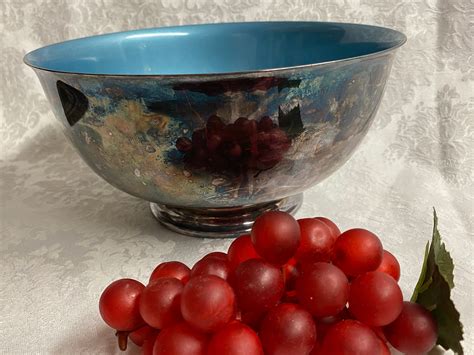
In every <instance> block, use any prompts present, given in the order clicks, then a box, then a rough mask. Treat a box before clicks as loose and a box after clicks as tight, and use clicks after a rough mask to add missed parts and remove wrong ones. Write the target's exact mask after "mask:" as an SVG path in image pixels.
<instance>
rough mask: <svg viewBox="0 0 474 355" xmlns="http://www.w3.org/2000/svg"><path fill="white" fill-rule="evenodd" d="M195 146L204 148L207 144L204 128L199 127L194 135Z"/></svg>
mask: <svg viewBox="0 0 474 355" xmlns="http://www.w3.org/2000/svg"><path fill="white" fill-rule="evenodd" d="M191 139H192V141H193V148H203V147H205V146H206V131H205V130H204V129H203V128H200V129H197V130H195V131H194V132H193V135H192V138H191Z"/></svg>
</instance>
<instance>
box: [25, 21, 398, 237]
mask: <svg viewBox="0 0 474 355" xmlns="http://www.w3.org/2000/svg"><path fill="white" fill-rule="evenodd" d="M405 40H406V38H405V36H404V35H403V34H401V33H400V32H397V31H394V30H390V29H386V28H382V27H375V26H366V25H355V24H339V23H323V22H257V23H230V24H214V25H194V26H180V27H167V28H156V29H147V30H139V31H130V32H120V33H113V34H107V35H102V36H94V37H88V38H82V39H77V40H73V41H67V42H62V43H58V44H54V45H51V46H47V47H43V48H40V49H37V50H35V51H33V52H31V53H29V54H27V55H26V56H25V62H26V64H28V65H30V66H31V67H33V68H34V70H35V71H36V73H37V75H38V77H39V79H40V81H41V84H42V86H43V88H44V91H45V93H46V96H47V97H48V99H49V101H50V103H51V106H52V108H53V111H54V113H55V115H56V117H57V119H58V120H59V121H60V122H61V124H62V126H63V128H64V132H65V134H66V136H67V137H68V138H69V140H70V141H71V142H72V144H73V145H74V146H75V148H76V149H77V151H78V152H79V154H80V155H81V156H82V158H83V159H84V160H85V161H86V162H87V164H88V165H89V166H90V167H91V168H92V169H93V170H94V171H95V172H96V173H97V174H98V175H99V176H101V177H102V178H104V179H105V180H106V181H107V182H109V183H110V184H111V185H113V186H115V187H117V188H119V189H120V190H123V191H125V192H127V193H129V194H131V195H134V196H137V197H139V198H141V199H144V200H146V201H149V202H151V209H152V212H153V214H154V215H155V216H156V218H157V219H158V220H159V221H160V222H162V223H163V224H165V225H166V226H168V227H169V228H171V229H173V230H176V231H179V232H181V233H184V234H188V235H193V236H202V237H214V236H219V237H221V236H234V235H237V234H240V233H244V232H246V231H248V230H249V228H250V226H251V224H252V223H253V221H254V219H255V217H256V216H257V215H258V214H260V213H261V212H263V211H266V210H273V209H280V210H284V211H289V212H294V211H295V210H296V209H297V208H298V207H299V206H300V204H301V201H302V192H303V191H305V190H306V189H308V188H309V187H311V186H313V185H314V184H317V183H318V182H320V181H321V180H323V179H324V178H326V177H328V176H329V175H331V173H332V172H334V171H335V170H336V169H338V168H339V167H340V166H341V165H343V164H344V163H345V162H346V161H347V160H348V159H349V157H350V156H351V154H352V153H353V152H354V150H355V148H356V147H357V146H358V144H359V143H360V142H361V140H362V138H363V137H364V136H365V134H366V133H367V131H368V129H369V127H370V124H371V123H372V121H373V119H374V117H375V113H376V111H377V108H378V106H379V104H380V101H381V98H382V95H383V92H384V87H385V83H386V81H387V79H388V76H389V73H390V68H391V64H392V61H393V58H394V54H395V50H396V48H398V47H400V46H401V45H402V44H403V43H404V42H405ZM72 168H73V167H72V166H71V169H72Z"/></svg>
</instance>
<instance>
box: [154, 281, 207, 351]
mask: <svg viewBox="0 0 474 355" xmlns="http://www.w3.org/2000/svg"><path fill="white" fill-rule="evenodd" d="M190 282H191V281H190ZM207 343H208V338H207V336H206V334H204V333H202V332H200V331H199V330H197V329H195V328H193V327H192V326H190V325H189V324H187V323H185V322H183V323H178V324H175V325H172V326H171V327H168V328H165V329H163V330H162V331H161V332H160V334H158V336H157V338H156V341H155V345H154V347H153V355H204V354H205V353H206V346H207Z"/></svg>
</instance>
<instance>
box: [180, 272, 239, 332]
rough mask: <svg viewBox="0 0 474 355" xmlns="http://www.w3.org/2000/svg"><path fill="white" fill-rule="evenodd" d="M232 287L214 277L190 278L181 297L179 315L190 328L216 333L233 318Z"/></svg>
mask: <svg viewBox="0 0 474 355" xmlns="http://www.w3.org/2000/svg"><path fill="white" fill-rule="evenodd" d="M235 310H236V306H235V295H234V291H233V290H232V287H230V285H229V284H228V283H227V282H226V281H224V280H223V279H221V278H220V277H217V276H214V275H200V276H196V277H193V278H191V279H190V280H189V281H188V283H187V284H186V286H185V287H184V290H183V293H182V296H181V313H182V315H183V318H184V319H185V320H186V321H187V322H188V323H189V324H191V325H192V326H194V327H196V328H197V329H199V330H201V331H204V332H212V331H216V330H217V329H219V328H220V327H222V326H223V325H224V324H226V323H228V322H229V321H230V320H231V319H232V318H233V317H234V316H235Z"/></svg>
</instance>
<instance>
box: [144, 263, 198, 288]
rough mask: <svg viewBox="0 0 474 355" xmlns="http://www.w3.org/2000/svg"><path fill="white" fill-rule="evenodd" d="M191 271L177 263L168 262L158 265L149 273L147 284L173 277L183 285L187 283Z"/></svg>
mask: <svg viewBox="0 0 474 355" xmlns="http://www.w3.org/2000/svg"><path fill="white" fill-rule="evenodd" d="M190 275H191V270H190V269H189V267H187V266H186V265H184V264H183V263H181V262H179V261H168V262H164V263H161V264H159V265H158V266H157V267H156V268H155V270H153V272H152V273H151V276H150V281H149V282H148V283H149V284H151V283H153V282H154V281H155V280H158V279H159V278H162V277H174V278H175V279H178V280H180V281H181V282H182V283H183V284H185V283H186V282H188V280H189V276H190Z"/></svg>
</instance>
